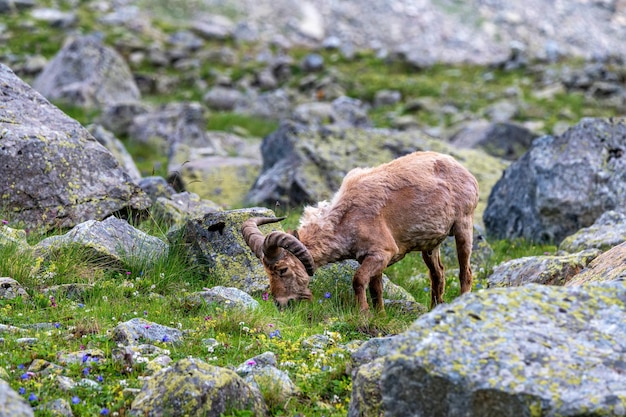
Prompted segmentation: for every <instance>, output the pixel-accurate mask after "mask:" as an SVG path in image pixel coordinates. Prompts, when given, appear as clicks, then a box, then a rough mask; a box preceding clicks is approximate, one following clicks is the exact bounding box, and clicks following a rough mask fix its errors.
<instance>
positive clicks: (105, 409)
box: [100, 407, 109, 416]
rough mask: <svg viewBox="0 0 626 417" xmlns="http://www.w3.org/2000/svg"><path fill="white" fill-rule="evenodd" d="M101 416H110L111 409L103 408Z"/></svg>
mask: <svg viewBox="0 0 626 417" xmlns="http://www.w3.org/2000/svg"><path fill="white" fill-rule="evenodd" d="M100 415H101V416H108V415H109V409H108V408H106V407H105V408H103V409H102V410H100Z"/></svg>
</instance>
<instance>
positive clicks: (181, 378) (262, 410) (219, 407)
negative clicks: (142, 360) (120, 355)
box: [130, 358, 267, 417]
mask: <svg viewBox="0 0 626 417" xmlns="http://www.w3.org/2000/svg"><path fill="white" fill-rule="evenodd" d="M234 410H248V411H250V412H251V413H252V415H254V416H259V417H260V416H265V415H267V406H266V405H265V402H264V401H263V397H262V396H261V393H260V392H259V391H258V390H257V389H256V388H254V387H251V386H250V385H248V384H247V383H246V382H245V381H244V380H243V379H242V378H241V377H240V376H238V375H237V374H236V373H235V372H234V371H231V370H230V369H225V368H220V367H217V366H213V365H209V364H207V363H205V362H203V361H201V360H199V359H193V358H191V359H181V360H179V361H178V362H176V363H174V364H173V365H172V366H169V367H167V368H164V369H162V370H161V371H159V372H157V373H156V374H154V375H153V376H152V378H150V379H148V380H147V381H146V382H145V383H144V385H143V388H142V389H141V391H140V392H139V394H137V396H136V397H135V399H134V400H133V403H132V405H131V410H130V415H131V416H145V415H150V416H153V417H179V416H180V417H182V416H205V417H219V416H223V415H224V413H227V412H233V411H234Z"/></svg>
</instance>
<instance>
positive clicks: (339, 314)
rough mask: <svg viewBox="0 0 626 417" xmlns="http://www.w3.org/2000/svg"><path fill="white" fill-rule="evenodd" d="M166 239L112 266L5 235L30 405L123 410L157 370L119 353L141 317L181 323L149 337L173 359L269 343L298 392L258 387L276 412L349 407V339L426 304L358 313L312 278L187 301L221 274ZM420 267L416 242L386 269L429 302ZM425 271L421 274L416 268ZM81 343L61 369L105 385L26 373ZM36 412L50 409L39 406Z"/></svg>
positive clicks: (243, 352)
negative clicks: (116, 331) (121, 332)
mask: <svg viewBox="0 0 626 417" xmlns="http://www.w3.org/2000/svg"><path fill="white" fill-rule="evenodd" d="M298 215H299V213H297V212H290V213H288V219H287V220H286V221H285V226H286V227H296V226H297V219H298ZM136 227H138V228H140V229H141V230H144V231H146V232H148V233H150V234H153V235H155V236H159V237H162V238H164V233H165V232H164V231H165V230H166V228H165V226H164V225H160V224H158V223H156V222H155V221H153V220H149V221H146V222H144V223H140V224H137V225H136ZM44 237H46V235H37V233H36V232H34V231H33V232H31V236H29V241H30V242H31V244H34V243H35V242H37V241H38V240H41V239H43V238H44ZM492 247H493V249H494V251H495V254H494V256H493V258H492V262H493V264H494V265H495V264H496V263H498V262H501V261H504V260H507V259H512V258H516V257H522V256H526V255H540V254H543V253H545V252H548V251H554V247H551V246H539V245H533V244H529V243H527V242H523V241H517V242H506V241H498V242H492ZM171 248H172V249H171V251H170V252H169V254H168V256H167V257H165V258H163V259H159V260H156V262H155V263H154V264H152V265H151V266H148V267H146V266H145V265H141V264H137V263H134V262H133V260H128V262H127V263H126V264H125V265H124V266H123V267H111V266H110V265H105V264H103V263H101V262H99V261H98V260H97V259H93V258H89V257H87V256H85V253H84V252H83V251H82V250H80V249H79V248H77V247H70V248H66V249H64V250H62V251H60V252H59V253H57V254H56V256H54V257H52V258H51V259H49V260H46V261H44V260H43V259H42V258H39V257H37V256H35V255H33V254H30V253H28V252H27V253H23V252H20V251H19V250H18V247H17V246H16V245H0V276H9V277H12V278H14V279H16V280H17V281H18V282H20V283H21V285H22V286H23V288H25V289H26V291H27V292H28V294H29V297H28V298H22V297H18V298H15V299H12V300H8V299H3V300H0V323H2V324H4V325H11V326H16V327H18V328H23V329H26V331H25V332H24V333H4V334H3V335H2V336H3V338H4V345H3V350H2V352H0V368H3V369H5V370H6V371H7V372H8V382H9V384H10V385H11V387H12V388H13V389H15V390H16V391H18V392H20V393H22V396H23V397H24V398H25V399H26V400H27V401H29V398H31V399H32V401H30V403H31V405H33V406H36V405H40V404H43V403H45V402H47V401H51V400H54V399H57V398H64V399H66V400H67V401H68V402H70V403H71V404H72V411H73V413H74V415H77V416H91V415H98V414H99V413H100V412H101V410H103V409H105V408H106V409H108V410H110V411H111V412H117V413H119V415H125V414H126V413H127V412H128V410H129V408H130V405H131V402H132V396H127V395H125V394H124V391H123V389H124V387H130V388H141V386H142V380H141V379H142V377H144V376H148V375H149V374H150V372H151V371H150V367H149V366H148V365H147V364H145V363H135V365H133V366H132V367H130V368H129V367H128V366H127V365H124V364H123V363H120V362H116V361H114V360H113V357H114V355H115V352H116V349H117V346H116V344H115V343H114V342H113V341H112V339H111V337H110V330H111V329H113V328H114V327H115V326H116V325H117V324H118V323H119V322H123V321H127V320H130V319H132V318H135V317H141V318H145V319H146V320H148V321H154V322H156V323H159V324H163V325H166V326H171V327H176V328H180V329H182V330H184V332H185V336H184V339H183V341H182V343H179V344H171V343H163V342H157V343H154V344H155V345H157V346H159V347H161V348H163V349H167V350H168V351H169V352H170V356H171V358H172V359H173V360H175V361H176V360H178V359H182V358H185V357H188V356H192V357H195V358H199V359H202V360H204V361H206V362H208V363H211V364H214V365H217V366H222V367H231V366H238V365H239V364H241V363H243V362H244V361H246V360H248V359H249V358H251V357H253V356H255V355H258V354H261V353H263V352H266V351H271V352H274V354H276V356H277V358H278V361H279V367H280V369H282V370H284V371H285V372H287V373H288V374H289V376H290V378H291V379H292V381H293V382H294V383H295V384H296V386H297V387H298V390H299V391H298V394H297V396H296V397H294V398H292V399H291V400H290V401H288V402H286V403H285V402H283V401H281V400H280V399H279V398H276V395H275V391H274V390H273V389H272V387H271V386H262V392H263V394H264V398H265V400H266V402H267V404H268V406H269V408H270V415H274V416H291V415H298V414H300V415H306V416H322V415H324V416H344V415H345V414H346V411H347V407H348V403H349V399H350V394H351V388H352V386H351V379H350V376H349V374H348V373H347V371H346V366H347V365H348V364H349V358H350V353H349V352H348V351H347V350H346V349H345V348H343V347H342V344H344V343H348V342H350V341H353V340H367V339H369V338H370V337H376V336H386V335H393V334H398V333H400V332H402V331H404V330H405V329H406V328H407V327H408V326H409V325H410V324H411V323H412V322H413V320H415V319H416V318H417V317H418V316H419V313H416V314H413V315H407V314H406V313H405V312H402V311H399V310H396V309H395V308H393V307H389V308H388V309H387V314H386V315H380V314H378V313H376V312H373V313H372V315H370V316H369V317H367V316H363V315H362V314H360V313H359V312H358V311H357V309H356V306H355V300H354V295H353V294H352V291H344V292H340V291H338V290H337V288H317V287H313V288H314V297H315V298H314V301H313V302H311V303H299V304H296V305H295V306H293V307H292V308H290V309H288V310H286V311H279V310H277V309H276V307H275V306H274V304H273V303H272V302H271V298H270V299H268V300H265V297H256V299H257V301H258V302H259V303H260V308H259V309H257V310H252V311H239V310H230V309H229V310H224V309H223V308H221V307H219V306H217V305H215V304H200V303H195V302H191V301H190V300H189V298H187V296H188V295H190V294H192V293H194V292H197V291H201V290H202V289H203V288H204V287H211V286H213V285H215V284H216V283H218V282H219V279H217V277H211V276H206V274H204V273H203V272H202V271H200V270H199V269H198V268H197V267H195V266H194V265H192V264H189V262H188V261H187V259H186V257H185V254H184V251H182V250H180V248H181V246H180V245H178V244H177V243H176V242H174V243H173V244H172V246H171ZM446 266H447V267H448V270H449V271H450V274H449V276H448V279H447V281H448V282H447V292H446V300H447V301H452V300H453V299H454V298H456V297H457V296H458V284H457V283H456V274H455V273H454V272H453V269H454V265H449V264H448V265H446ZM425 272H426V269H425V266H424V264H423V262H422V260H421V256H420V255H419V254H418V253H416V254H411V255H409V256H407V257H406V258H405V259H404V260H403V261H401V262H399V263H398V264H396V265H394V266H392V267H390V268H388V269H387V274H388V276H389V277H391V278H392V280H393V281H394V282H396V283H397V284H399V285H402V286H404V288H406V289H407V290H408V291H409V292H410V293H411V294H412V295H413V296H414V297H415V298H416V299H417V300H418V301H419V302H421V303H422V304H424V305H428V303H429V293H428V291H426V290H427V289H428V287H429V283H428V279H427V277H426V276H425V275H424V274H425ZM420 274H422V275H423V276H421V278H418V279H415V277H416V276H420ZM484 274H486V272H485V273H484ZM476 283H477V286H476V288H475V290H479V289H480V288H481V283H483V281H481V276H480V274H478V276H477V281H476ZM61 284H88V285H86V286H85V287H84V288H83V289H82V290H81V291H78V292H75V293H74V294H73V295H71V296H68V295H67V294H66V293H64V292H63V291H62V290H58V291H57V292H48V293H44V291H43V290H44V289H45V288H49V287H53V286H56V285H61ZM326 293H328V294H326ZM42 323H43V325H42ZM276 331H279V332H280V337H278V336H276ZM319 334H326V335H328V336H329V337H330V338H331V340H332V341H333V342H332V343H331V344H329V345H328V346H327V347H325V348H324V349H322V350H321V351H317V352H316V353H312V351H311V350H309V349H305V348H303V347H302V346H303V345H302V344H303V342H305V341H306V339H307V338H308V337H310V336H312V335H319ZM22 337H35V338H37V342H36V343H34V344H31V345H23V344H20V342H19V340H18V339H19V338H22ZM207 338H214V339H216V340H217V341H218V342H219V345H218V346H217V347H215V348H214V349H213V350H212V351H211V350H207V348H206V346H205V344H204V342H203V340H205V339H207ZM85 349H100V350H101V351H102V352H103V353H104V358H105V359H104V360H103V361H99V362H97V363H92V362H89V363H87V364H82V363H79V364H73V365H68V366H64V367H63V368H62V369H61V370H60V371H59V372H60V373H61V374H62V375H64V376H67V377H70V378H72V379H73V380H76V381H77V380H80V379H81V378H85V377H86V378H87V379H91V380H93V381H96V383H97V385H98V387H99V388H98V389H94V388H89V387H86V386H77V387H75V388H74V389H71V390H70V391H62V390H60V388H59V387H58V384H57V383H56V382H55V381H54V380H53V379H51V378H47V377H43V376H40V375H39V374H27V373H26V372H27V370H28V367H29V366H31V364H33V363H36V361H37V360H45V361H49V362H51V363H53V364H59V360H58V359H57V353H59V352H62V353H70V352H78V353H79V354H80V352H81V351H83V350H85ZM148 359H152V358H148ZM34 361H35V362H34ZM32 395H34V396H35V397H36V398H37V399H36V400H35V399H34V398H35V397H32ZM72 399H74V402H75V404H73V403H72ZM77 401H79V402H77ZM37 415H39V416H44V415H48V414H46V413H44V412H37ZM234 415H238V414H236V413H235V414H234Z"/></svg>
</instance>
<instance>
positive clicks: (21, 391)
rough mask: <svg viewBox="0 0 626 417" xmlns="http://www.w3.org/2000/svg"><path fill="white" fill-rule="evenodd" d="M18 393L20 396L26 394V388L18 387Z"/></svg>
mask: <svg viewBox="0 0 626 417" xmlns="http://www.w3.org/2000/svg"><path fill="white" fill-rule="evenodd" d="M19 393H20V395H24V394H26V388H24V387H20V389H19Z"/></svg>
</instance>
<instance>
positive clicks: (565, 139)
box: [483, 118, 626, 244]
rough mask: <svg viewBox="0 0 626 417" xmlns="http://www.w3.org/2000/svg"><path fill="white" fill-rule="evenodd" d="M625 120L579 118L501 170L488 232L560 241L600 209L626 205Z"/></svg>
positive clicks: (489, 209) (491, 203)
mask: <svg viewBox="0 0 626 417" xmlns="http://www.w3.org/2000/svg"><path fill="white" fill-rule="evenodd" d="M625 149H626V121H624V120H622V119H608V120H605V119H592V118H587V119H582V120H581V122H580V123H579V124H577V125H576V126H574V127H572V128H570V129H569V130H568V131H566V132H565V133H564V134H563V135H561V136H557V137H553V136H544V137H542V138H539V139H536V140H535V141H534V142H533V145H532V147H531V148H530V150H529V151H528V152H527V153H526V154H525V155H524V156H523V157H521V158H520V159H519V160H517V161H516V162H515V163H513V164H512V165H511V166H510V167H509V168H507V170H506V171H505V172H504V174H503V176H502V178H501V179H500V180H499V181H498V182H497V184H496V185H495V186H494V187H493V189H492V191H491V194H490V196H489V201H488V205H487V209H486V210H485V213H484V217H483V219H484V222H485V227H486V229H487V234H488V235H489V236H492V237H495V238H498V239H515V238H520V237H521V238H525V239H528V240H530V241H533V242H555V243H557V244H558V243H560V242H561V241H562V240H563V239H564V238H565V237H566V236H568V235H570V234H572V233H574V232H576V231H578V230H579V229H581V228H583V227H587V226H590V225H591V224H593V223H594V221H595V220H596V219H597V218H598V217H600V215H602V213H604V212H605V211H608V210H615V209H618V208H621V207H625V206H626V155H624V150H625Z"/></svg>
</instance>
